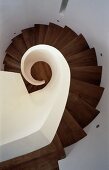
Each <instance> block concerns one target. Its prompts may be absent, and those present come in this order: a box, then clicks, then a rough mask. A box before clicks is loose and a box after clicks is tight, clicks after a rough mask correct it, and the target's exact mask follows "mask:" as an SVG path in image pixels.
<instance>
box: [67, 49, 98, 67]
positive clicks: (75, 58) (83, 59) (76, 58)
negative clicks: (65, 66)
mask: <svg viewBox="0 0 109 170" xmlns="http://www.w3.org/2000/svg"><path fill="white" fill-rule="evenodd" d="M66 59H67V61H68V63H69V65H70V67H80V66H97V57H96V53H95V49H94V48H92V49H87V50H85V51H82V52H80V53H77V54H74V55H70V56H69V57H67V58H66Z"/></svg>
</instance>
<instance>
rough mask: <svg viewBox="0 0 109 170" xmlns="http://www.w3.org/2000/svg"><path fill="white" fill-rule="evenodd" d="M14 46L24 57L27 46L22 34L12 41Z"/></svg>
mask: <svg viewBox="0 0 109 170" xmlns="http://www.w3.org/2000/svg"><path fill="white" fill-rule="evenodd" d="M12 42H13V45H14V46H15V48H16V49H17V50H18V51H19V52H20V53H21V54H22V55H23V54H24V53H25V52H26V50H27V47H26V44H25V42H24V39H23V36H22V34H19V35H18V36H16V37H15V38H13V39H12Z"/></svg>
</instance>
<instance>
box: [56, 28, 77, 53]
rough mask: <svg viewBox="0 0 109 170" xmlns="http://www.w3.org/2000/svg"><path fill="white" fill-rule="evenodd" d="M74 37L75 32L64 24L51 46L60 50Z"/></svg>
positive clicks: (75, 35)
mask: <svg viewBox="0 0 109 170" xmlns="http://www.w3.org/2000/svg"><path fill="white" fill-rule="evenodd" d="M58 34H59V33H58ZM76 37H77V34H76V33H75V32H74V31H72V30H71V29H70V28H69V27H67V26H65V27H64V28H63V29H62V30H61V32H60V34H59V36H58V38H57V39H56V40H55V42H54V43H53V46H54V47H56V48H57V49H59V50H60V49H62V48H63V47H64V46H66V44H68V43H69V42H70V41H72V40H73V39H74V38H76Z"/></svg>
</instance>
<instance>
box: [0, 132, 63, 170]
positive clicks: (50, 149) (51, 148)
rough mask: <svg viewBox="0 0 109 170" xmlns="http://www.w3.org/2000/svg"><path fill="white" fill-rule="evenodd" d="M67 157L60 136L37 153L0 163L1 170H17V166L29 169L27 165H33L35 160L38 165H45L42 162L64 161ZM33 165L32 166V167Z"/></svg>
mask: <svg viewBox="0 0 109 170" xmlns="http://www.w3.org/2000/svg"><path fill="white" fill-rule="evenodd" d="M64 157H65V152H64V150H63V147H62V144H61V142H60V139H59V137H58V135H57V134H56V136H55V137H54V140H53V141H52V143H51V144H50V145H48V146H45V147H43V148H41V149H39V150H37V151H34V152H31V153H28V154H26V155H23V156H19V157H17V158H13V159H11V160H8V161H4V162H2V163H0V168H4V169H8V168H11V169H12V168H15V167H16V166H19V165H21V167H23V166H24V167H27V166H26V164H27V163H30V164H31V163H32V164H33V161H34V160H35V161H36V162H37V164H43V162H41V159H42V160H45V163H47V162H49V160H56V161H58V160H59V159H63V158H64ZM32 164H31V165H32ZM41 170H42V169H41Z"/></svg>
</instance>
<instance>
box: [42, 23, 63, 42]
mask: <svg viewBox="0 0 109 170" xmlns="http://www.w3.org/2000/svg"><path fill="white" fill-rule="evenodd" d="M62 30H63V28H62V27H60V26H59V25H56V24H53V23H50V24H49V26H48V29H47V32H46V36H45V40H44V44H48V45H53V43H54V41H55V40H56V38H57V37H58V36H59V33H60V32H61V31H62Z"/></svg>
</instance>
